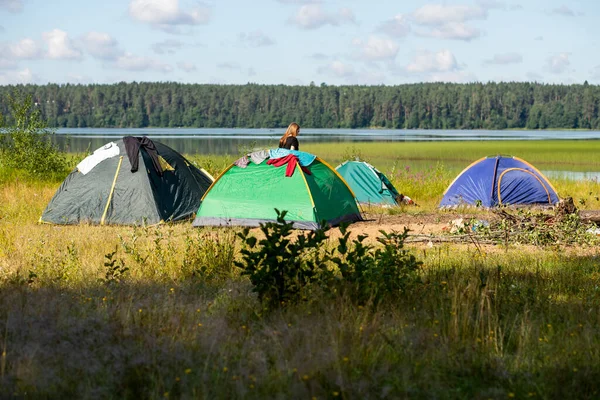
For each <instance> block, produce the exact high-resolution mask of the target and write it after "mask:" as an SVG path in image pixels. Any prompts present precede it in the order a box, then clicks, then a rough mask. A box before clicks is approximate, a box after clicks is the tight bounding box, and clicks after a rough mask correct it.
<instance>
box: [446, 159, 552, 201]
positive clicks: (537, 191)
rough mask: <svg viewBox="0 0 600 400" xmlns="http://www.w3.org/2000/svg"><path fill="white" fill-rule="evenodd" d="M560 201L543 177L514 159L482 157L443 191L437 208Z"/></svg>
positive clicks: (531, 166) (538, 172)
mask: <svg viewBox="0 0 600 400" xmlns="http://www.w3.org/2000/svg"><path fill="white" fill-rule="evenodd" d="M558 200H559V198H558V195H557V194H556V190H555V189H554V188H553V187H552V184H551V183H550V182H549V181H548V179H546V177H545V176H544V175H543V174H542V173H541V172H540V171H538V170H537V169H536V168H535V167H534V166H533V165H531V164H529V163H528V162H527V161H525V160H522V159H520V158H517V157H510V156H495V157H484V158H482V159H480V160H477V161H475V162H474V163H473V164H471V165H469V166H468V167H467V168H465V169H464V170H463V171H462V172H461V173H460V174H459V175H458V176H457V177H456V179H454V181H453V182H452V183H451V184H450V186H448V189H446V191H445V192H444V197H443V198H442V201H441V203H440V207H449V206H455V205H459V204H471V205H481V206H483V207H495V206H500V205H509V204H513V205H514V204H554V203H557V202H558Z"/></svg>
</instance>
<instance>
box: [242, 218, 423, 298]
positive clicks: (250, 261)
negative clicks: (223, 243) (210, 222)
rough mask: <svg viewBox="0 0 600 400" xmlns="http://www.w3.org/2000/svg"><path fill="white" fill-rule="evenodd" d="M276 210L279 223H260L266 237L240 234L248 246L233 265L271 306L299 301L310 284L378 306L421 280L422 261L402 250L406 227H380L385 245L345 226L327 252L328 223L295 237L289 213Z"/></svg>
mask: <svg viewBox="0 0 600 400" xmlns="http://www.w3.org/2000/svg"><path fill="white" fill-rule="evenodd" d="M276 211H277V223H266V224H261V231H262V232H263V234H264V235H265V238H264V239H262V240H260V241H259V240H258V239H256V238H255V237H254V236H250V229H249V228H246V229H244V231H243V232H242V233H238V236H239V237H241V238H242V240H243V241H244V243H245V244H246V247H245V248H244V249H242V251H241V253H242V261H236V263H235V265H236V266H237V267H239V268H241V269H242V275H248V276H249V278H250V282H251V283H252V285H253V286H254V291H255V292H256V293H258V298H259V300H260V301H261V302H263V303H265V304H266V305H267V306H269V307H275V306H278V305H281V304H287V303H292V302H297V301H299V300H300V299H302V298H303V296H304V295H306V294H308V293H309V289H310V286H311V285H315V288H317V287H318V288H319V289H320V291H321V292H324V293H333V292H345V293H347V294H348V295H349V297H350V298H351V299H352V300H353V301H356V302H358V303H359V304H365V303H368V302H371V303H372V304H374V305H377V304H379V303H380V302H381V301H382V300H383V299H385V298H389V297H393V296H397V295H399V294H402V293H403V292H404V291H405V290H407V289H408V288H410V287H411V285H413V284H415V283H418V282H419V275H418V271H419V269H420V267H421V265H422V263H421V262H420V261H418V260H417V259H416V258H415V257H414V256H413V255H412V254H410V253H409V252H408V251H407V250H405V249H404V241H405V240H406V237H407V236H408V229H405V230H404V232H403V233H398V232H392V233H387V232H385V231H380V232H381V236H380V237H379V238H377V241H378V242H379V243H380V244H381V245H382V246H377V247H375V246H372V245H365V244H363V241H364V240H365V239H366V238H367V237H368V236H366V235H359V236H358V238H357V239H354V240H353V241H352V242H350V232H349V231H348V230H347V229H346V228H347V226H346V225H342V226H341V227H340V231H341V233H342V237H341V238H339V239H338V245H337V246H336V247H335V248H333V249H330V250H323V245H324V242H325V241H326V240H327V239H328V236H327V234H326V232H327V231H328V228H327V227H326V226H325V225H322V226H321V228H320V229H317V230H315V231H313V232H309V233H306V234H299V235H298V236H297V238H296V240H295V241H293V240H291V239H290V238H289V237H290V235H291V233H292V231H293V223H290V222H286V221H285V215H286V211H283V212H281V213H280V212H279V211H278V210H276Z"/></svg>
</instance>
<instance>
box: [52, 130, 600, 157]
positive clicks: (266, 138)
mask: <svg viewBox="0 0 600 400" xmlns="http://www.w3.org/2000/svg"><path fill="white" fill-rule="evenodd" d="M284 131H285V130H284V129H243V128H239V129H226V128H199V129H192V128H179V129H178V128H175V129H171V128H160V129H159V128H156V129H154V128H144V129H120V128H113V129H110V128H62V129H59V130H58V131H57V135H56V140H57V143H58V144H59V146H61V147H62V148H65V147H66V148H67V149H68V150H69V151H75V152H80V151H86V150H88V149H91V150H94V149H96V148H98V147H100V146H102V145H103V144H104V143H106V142H108V141H111V140H118V139H120V138H121V137H123V136H128V135H132V136H143V135H146V136H149V137H150V138H153V139H157V140H160V141H161V142H163V143H165V144H166V145H167V146H170V147H172V148H174V149H175V150H177V151H179V152H181V153H187V154H237V153H238V150H239V148H240V147H247V146H250V145H252V144H256V146H260V147H276V146H277V143H278V140H279V138H280V137H281V135H282V134H283V132H284ZM550 139H555V140H556V139H560V140H594V139H600V131H525V130H519V131H487V130H472V131H467V130H405V129H307V128H302V141H303V142H364V141H374V142H398V141H465V140H476V141H477V140H478V141H481V140H550Z"/></svg>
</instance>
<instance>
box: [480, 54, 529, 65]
mask: <svg viewBox="0 0 600 400" xmlns="http://www.w3.org/2000/svg"><path fill="white" fill-rule="evenodd" d="M521 62H523V56H522V55H521V54H519V53H503V54H495V55H494V57H493V58H491V59H489V60H485V61H484V62H483V63H484V64H498V65H504V64H518V63H521Z"/></svg>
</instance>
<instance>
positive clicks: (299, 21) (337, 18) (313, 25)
mask: <svg viewBox="0 0 600 400" xmlns="http://www.w3.org/2000/svg"><path fill="white" fill-rule="evenodd" d="M290 22H291V23H292V24H294V25H297V26H298V27H299V28H302V29H317V28H320V27H322V26H325V25H332V26H338V25H341V24H344V23H356V20H355V18H354V14H353V13H352V11H351V10H350V9H348V8H342V9H340V10H338V11H337V12H335V13H328V12H326V11H325V10H323V7H321V5H319V4H307V5H304V6H302V7H300V8H299V9H298V11H297V12H296V14H295V15H293V16H292V17H291V18H290Z"/></svg>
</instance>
